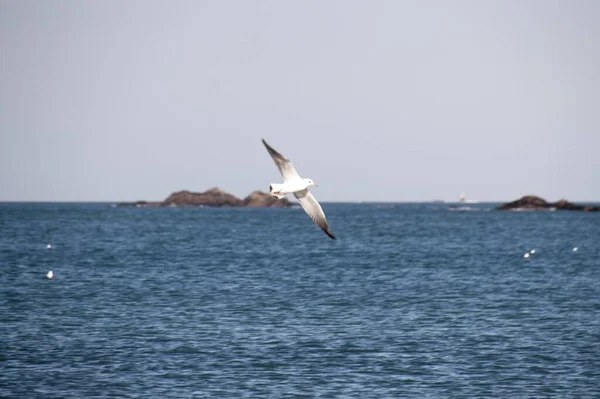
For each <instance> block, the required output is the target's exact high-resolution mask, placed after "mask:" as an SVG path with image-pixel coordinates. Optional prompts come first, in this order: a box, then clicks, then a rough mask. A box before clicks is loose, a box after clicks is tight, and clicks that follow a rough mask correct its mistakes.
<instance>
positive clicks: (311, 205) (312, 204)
mask: <svg viewBox="0 0 600 399" xmlns="http://www.w3.org/2000/svg"><path fill="white" fill-rule="evenodd" d="M262 142H263V144H264V145H265V147H266V148H267V151H269V154H270V155H271V158H273V161H275V165H277V168H278V169H279V172H280V173H281V176H283V184H277V183H272V184H269V192H270V194H271V195H272V196H273V197H275V198H277V199H281V198H283V197H285V195H286V194H292V193H293V194H294V196H295V197H296V198H297V199H298V202H299V203H300V205H301V206H302V209H304V212H306V213H307V214H308V216H310V218H311V219H312V220H313V222H315V223H316V224H317V226H319V227H320V228H322V229H323V231H324V232H325V234H327V235H328V236H329V237H331V238H333V239H334V240H335V236H334V235H333V233H332V232H331V229H330V228H329V225H328V224H327V219H325V214H324V213H323V209H321V205H319V203H318V202H317V200H316V199H315V197H313V195H312V194H311V193H310V192H309V191H308V187H310V186H317V185H316V184H315V183H314V182H313V181H312V180H311V179H303V178H301V177H300V175H299V174H298V172H296V168H294V165H292V161H290V160H289V159H287V158H285V157H284V156H283V155H281V154H280V153H278V152H277V151H275V150H274V149H273V147H271V146H270V145H269V144H267V142H266V141H265V139H263V140H262Z"/></svg>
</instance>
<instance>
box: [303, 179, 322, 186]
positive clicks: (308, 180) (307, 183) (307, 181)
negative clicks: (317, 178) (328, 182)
mask: <svg viewBox="0 0 600 399" xmlns="http://www.w3.org/2000/svg"><path fill="white" fill-rule="evenodd" d="M304 181H305V182H306V185H307V187H310V186H315V187H319V186H318V185H316V184H315V182H314V181H312V180H311V179H304Z"/></svg>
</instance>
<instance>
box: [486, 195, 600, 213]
mask: <svg viewBox="0 0 600 399" xmlns="http://www.w3.org/2000/svg"><path fill="white" fill-rule="evenodd" d="M496 209H500V210H512V209H531V210H543V209H557V210H561V211H585V212H597V211H600V206H595V205H579V204H574V203H572V202H569V201H567V200H566V199H561V200H560V201H556V202H547V201H546V200H544V199H543V198H540V197H536V196H535V195H526V196H524V197H521V198H520V199H518V200H516V201H512V202H507V203H505V204H502V205H500V206H498V207H497V208H496Z"/></svg>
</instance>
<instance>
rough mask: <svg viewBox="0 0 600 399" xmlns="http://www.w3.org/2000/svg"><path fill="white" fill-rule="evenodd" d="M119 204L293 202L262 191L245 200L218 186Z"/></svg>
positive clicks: (272, 204)
mask: <svg viewBox="0 0 600 399" xmlns="http://www.w3.org/2000/svg"><path fill="white" fill-rule="evenodd" d="M117 205H118V206H136V207H142V206H144V207H146V206H215V207H220V206H247V207H254V208H259V207H262V208H266V207H288V206H291V205H292V203H291V202H290V201H289V200H287V199H286V198H284V199H281V200H278V199H276V198H274V197H271V195H269V194H267V193H264V192H262V191H254V192H252V193H251V194H250V195H249V196H247V197H246V198H244V199H243V200H242V199H240V198H238V197H236V196H234V195H232V194H229V193H227V192H225V191H223V190H221V189H220V188H218V187H213V188H211V189H209V190H207V191H204V192H201V193H196V192H192V191H188V190H182V191H177V192H174V193H172V194H171V195H169V196H168V197H167V198H166V199H165V200H164V201H162V202H149V201H136V202H121V203H119V204H117Z"/></svg>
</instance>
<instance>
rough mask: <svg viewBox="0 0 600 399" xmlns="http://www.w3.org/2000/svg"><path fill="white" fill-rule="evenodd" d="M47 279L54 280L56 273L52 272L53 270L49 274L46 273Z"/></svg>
mask: <svg viewBox="0 0 600 399" xmlns="http://www.w3.org/2000/svg"><path fill="white" fill-rule="evenodd" d="M46 277H47V278H49V279H52V277H54V273H53V272H52V270H49V271H48V273H46Z"/></svg>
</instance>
